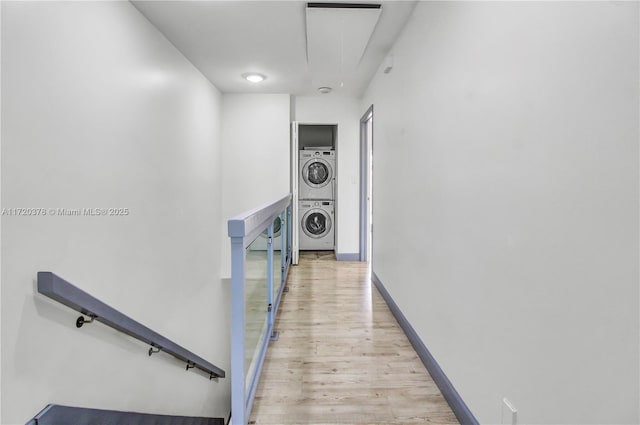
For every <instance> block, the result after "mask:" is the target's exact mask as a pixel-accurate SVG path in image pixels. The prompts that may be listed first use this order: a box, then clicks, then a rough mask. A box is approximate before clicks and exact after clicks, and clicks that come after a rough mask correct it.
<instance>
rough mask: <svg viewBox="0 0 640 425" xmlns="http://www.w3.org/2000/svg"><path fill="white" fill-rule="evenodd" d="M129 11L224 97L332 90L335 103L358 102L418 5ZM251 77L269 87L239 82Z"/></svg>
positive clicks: (197, 4) (248, 4)
mask: <svg viewBox="0 0 640 425" xmlns="http://www.w3.org/2000/svg"><path fill="white" fill-rule="evenodd" d="M132 3H133V4H134V5H135V7H136V8H137V9H138V10H140V12H141V13H142V14H143V15H144V16H145V17H146V18H147V19H148V20H149V21H151V23H152V24H154V25H155V26H156V27H157V28H158V29H159V30H160V31H161V32H162V33H163V34H164V35H165V36H166V37H167V38H168V39H169V41H171V42H172V43H173V44H174V45H175V46H176V47H177V48H178V49H179V50H180V51H181V52H182V53H183V54H184V55H185V56H186V57H187V58H188V59H189V60H190V61H191V62H192V63H193V64H194V65H195V66H196V67H197V68H198V69H199V70H200V71H201V72H202V73H203V74H204V75H205V76H206V77H207V78H208V79H209V80H210V81H211V82H212V83H213V84H214V85H215V86H216V87H218V89H220V90H221V91H222V92H224V93H291V94H294V95H316V94H317V95H319V93H318V91H317V89H318V87H320V86H330V87H331V88H332V89H333V91H332V94H333V95H336V94H338V95H344V96H355V97H359V96H361V95H362V93H363V92H364V90H365V89H366V87H367V86H368V84H369V81H370V80H371V78H372V77H373V74H374V73H375V72H376V70H377V69H378V66H379V65H380V63H381V62H382V61H383V60H384V58H385V56H386V55H387V53H388V51H389V49H390V48H391V46H392V45H393V43H394V41H395V40H396V38H397V37H398V35H399V33H400V31H401V30H402V28H403V27H404V25H405V23H406V21H407V19H408V18H409V16H410V15H411V12H412V11H413V7H414V6H415V3H416V2H415V1H397V0H395V1H367V2H366V3H375V4H380V5H381V8H380V9H354V8H333V7H327V8H319V9H316V8H314V9H312V8H307V2H302V1H264V0H263V1H244V0H236V1H211V0H210V1H206V0H205V1H202V0H200V1H166V0H158V1H155V0H139V1H132ZM332 3H338V2H332ZM350 3H354V2H353V1H350ZM358 3H365V2H364V1H360V2H358ZM376 11H377V12H376ZM249 72H258V73H261V74H264V75H266V76H267V79H266V80H264V81H263V82H261V83H250V82H248V81H246V80H245V79H244V78H243V77H242V74H244V73H249Z"/></svg>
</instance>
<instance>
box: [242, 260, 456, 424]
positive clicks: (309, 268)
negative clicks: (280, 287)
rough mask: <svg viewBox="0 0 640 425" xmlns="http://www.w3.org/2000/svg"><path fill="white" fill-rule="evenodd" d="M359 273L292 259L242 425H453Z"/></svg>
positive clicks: (354, 266) (364, 268) (358, 266)
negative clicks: (275, 335)
mask: <svg viewBox="0 0 640 425" xmlns="http://www.w3.org/2000/svg"><path fill="white" fill-rule="evenodd" d="M370 282H371V281H370V274H369V269H368V265H367V264H366V263H360V262H338V261H335V260H334V257H333V253H320V252H301V253H300V264H299V265H298V266H295V267H292V269H291V270H290V272H289V278H288V287H289V289H290V291H289V292H288V293H286V294H284V297H283V299H282V304H281V305H280V309H279V315H278V318H277V319H276V323H275V329H276V330H277V331H279V332H280V338H279V340H278V341H277V342H272V343H271V344H270V347H269V350H268V351H267V356H266V359H265V363H264V367H263V370H262V376H261V379H260V384H259V386H258V389H257V392H256V397H255V402H254V405H253V412H252V415H251V420H250V422H249V423H250V424H274V425H275V424H320V423H323V424H394V423H395V424H408V423H432V424H457V423H458V422H457V420H456V418H455V416H454V415H453V413H452V412H451V410H450V408H449V406H448V405H447V403H446V402H445V400H444V398H443V397H442V395H441V394H440V391H439V390H438V388H437V386H436V385H435V383H434V382H433V381H432V379H431V377H430V376H429V374H428V373H427V371H426V369H425V368H424V366H423V365H422V363H421V361H420V359H419V358H418V356H417V354H416V353H415V351H414V350H413V348H412V347H411V345H410V343H409V341H408V340H407V338H406V336H405V334H404V333H403V331H402V330H401V329H400V327H399V326H398V324H397V322H396V320H395V318H394V317H393V315H392V314H391V312H390V311H389V309H388V307H387V305H386V303H385V302H384V300H383V299H382V297H381V296H380V294H379V293H378V292H377V290H376V289H375V288H374V287H373V286H372V285H371V283H370Z"/></svg>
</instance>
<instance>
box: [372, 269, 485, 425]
mask: <svg viewBox="0 0 640 425" xmlns="http://www.w3.org/2000/svg"><path fill="white" fill-rule="evenodd" d="M371 281H372V282H373V284H374V285H375V286H376V288H378V292H380V295H382V298H384V300H385V301H386V303H387V305H388V306H389V309H390V310H391V312H392V313H393V315H394V316H395V318H396V320H397V321H398V324H399V325H400V327H401V328H402V330H403V331H404V333H405V334H406V335H407V338H409V341H410V342H411V345H413V349H414V350H416V353H418V357H420V360H422V363H423V364H424V366H425V367H426V368H427V370H428V371H429V374H431V377H432V378H433V380H434V382H435V383H436V385H437V386H438V388H439V389H440V392H441V393H442V395H443V396H444V398H445V400H447V403H449V406H450V407H451V410H453V413H454V414H455V415H456V418H458V421H460V423H461V424H462V425H479V424H480V423H479V422H478V420H477V419H476V418H475V417H474V416H473V414H472V413H471V410H469V407H467V405H466V404H465V402H464V400H462V398H461V397H460V394H458V392H457V391H456V389H455V388H454V387H453V384H452V383H451V381H449V378H447V375H445V374H444V371H443V370H442V368H440V365H439V364H438V362H436V359H434V358H433V356H432V355H431V353H430V352H429V350H428V349H427V347H426V346H425V345H424V343H423V342H422V340H421V339H420V337H419V336H418V334H417V333H416V331H415V329H413V326H411V324H410V323H409V321H408V320H407V318H406V317H404V314H402V311H400V308H399V307H398V305H397V304H396V303H395V301H393V298H391V295H390V294H389V292H387V289H386V288H385V287H384V285H383V284H382V282H381V281H380V279H379V278H378V276H377V275H376V274H375V273H374V272H371Z"/></svg>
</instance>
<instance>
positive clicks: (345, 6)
mask: <svg viewBox="0 0 640 425" xmlns="http://www.w3.org/2000/svg"><path fill="white" fill-rule="evenodd" d="M307 7H310V8H323V9H380V7H381V6H380V5H379V4H373V3H318V2H313V3H307Z"/></svg>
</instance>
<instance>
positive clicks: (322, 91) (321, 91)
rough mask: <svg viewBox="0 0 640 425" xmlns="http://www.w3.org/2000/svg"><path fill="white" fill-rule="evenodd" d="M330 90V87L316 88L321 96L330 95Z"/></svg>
mask: <svg viewBox="0 0 640 425" xmlns="http://www.w3.org/2000/svg"><path fill="white" fill-rule="evenodd" d="M331 90H333V89H332V88H331V87H318V91H319V92H320V93H322V94H327V93H331Z"/></svg>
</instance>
